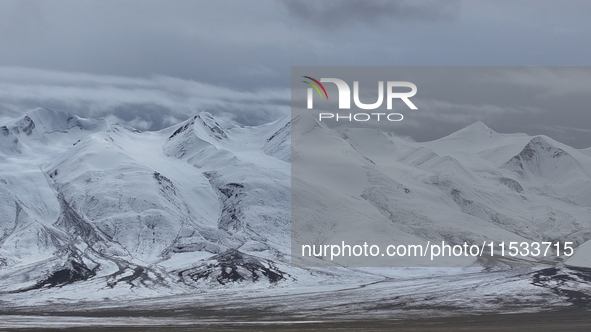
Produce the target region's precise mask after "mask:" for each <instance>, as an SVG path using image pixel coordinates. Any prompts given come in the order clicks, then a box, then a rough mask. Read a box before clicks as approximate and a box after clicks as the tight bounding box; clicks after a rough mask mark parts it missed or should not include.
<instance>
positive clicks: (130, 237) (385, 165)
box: [0, 108, 591, 310]
mask: <svg viewBox="0 0 591 332" xmlns="http://www.w3.org/2000/svg"><path fill="white" fill-rule="evenodd" d="M292 130H293V132H292ZM0 131H1V135H0V164H1V165H2V166H1V168H0V197H1V199H2V204H0V296H1V298H0V300H2V301H3V303H4V304H6V305H7V306H8V307H11V306H22V305H28V304H31V303H46V302H45V301H53V302H60V301H65V302H68V301H79V300H96V301H106V300H105V299H106V298H109V299H121V298H128V297H130V296H132V297H141V298H150V297H158V296H165V295H170V294H177V295H179V294H184V295H185V296H189V295H191V294H194V292H195V290H199V292H217V293H215V294H221V293H220V292H222V293H223V292H226V293H224V294H227V296H229V297H239V296H243V295H240V294H242V293H244V292H247V290H253V291H255V290H256V291H257V292H259V291H262V290H265V293H264V294H267V295H268V294H270V293H267V292H271V293H272V292H282V293H281V294H285V293H286V292H287V293H291V294H296V293H301V294H306V293H309V292H317V293H322V292H330V291H332V290H335V289H343V288H346V287H350V286H351V285H357V286H359V285H367V284H374V283H376V282H385V281H387V282H396V281H399V282H402V283H405V285H410V284H411V283H412V280H419V279H420V280H423V281H421V282H418V281H417V282H418V284H420V285H422V286H421V287H427V286H425V285H427V284H429V283H430V282H432V284H429V285H431V286H429V287H436V286H435V285H436V284H437V283H439V281H438V280H440V279H438V278H450V279H453V280H455V281H456V283H457V285H458V287H460V286H459V285H460V284H461V280H462V278H466V279H465V280H467V281H466V282H468V283H475V282H476V280H477V279H478V276H481V277H482V278H492V277H489V275H488V274H487V273H501V274H495V276H496V277H495V278H497V279H498V280H497V281H498V282H496V283H490V284H489V285H491V286H490V287H492V288H490V289H489V291H490V292H493V293H495V294H498V297H495V299H497V300H498V299H499V298H505V299H508V298H509V297H507V296H508V295H507V294H509V293H511V294H512V295H515V296H518V295H519V294H520V293H519V292H517V293H515V288H511V287H513V286H514V285H517V284H519V286H518V287H519V288H520V289H521V290H522V291H523V292H526V293H528V294H535V296H542V295H544V294H546V295H547V294H550V295H553V296H555V297H556V301H557V303H558V302H560V303H563V302H568V298H564V296H563V295H559V294H558V293H557V291H556V288H555V287H554V286H548V285H551V284H552V281H551V280H550V279H551V277H552V276H553V275H559V274H560V273H567V274H568V273H570V275H576V273H574V272H572V271H571V270H569V269H568V268H565V267H562V269H563V270H560V269H558V270H556V271H558V272H556V273H554V274H543V275H544V276H545V278H546V279H543V280H542V281H540V280H541V279H540V278H541V277H540V273H539V272H538V269H540V268H541V267H539V265H536V267H530V268H529V269H530V270H527V271H525V272H523V273H522V272H519V273H521V274H519V276H520V277H516V275H517V274H516V272H511V271H512V270H510V269H509V267H510V266H512V265H513V264H511V263H510V262H507V261H501V260H500V261H494V262H492V261H490V260H489V261H486V260H466V261H465V262H464V263H463V266H465V268H460V269H450V270H445V271H444V270H440V269H437V270H432V269H426V270H407V269H403V270H401V269H391V268H376V269H355V268H347V267H343V266H338V265H335V264H333V265H332V266H328V267H324V268H312V267H295V266H292V265H291V263H290V262H291V261H290V255H291V249H292V248H291V245H290V244H291V232H292V229H291V225H290V217H291V215H290V211H291V210H290V206H291V205H290V198H291V199H294V200H296V201H295V202H296V203H298V204H299V203H302V202H304V203H305V202H306V201H314V200H322V203H323V204H324V209H325V210H327V211H340V210H342V211H345V212H343V214H342V215H338V216H337V217H338V218H339V220H340V223H335V224H330V223H329V224H327V223H324V224H323V223H322V222H318V218H320V217H321V215H320V214H318V213H315V212H314V211H305V213H307V215H305V216H304V217H306V218H308V220H309V221H310V222H309V223H308V224H306V225H304V226H305V227H306V229H305V232H303V231H302V230H301V229H297V228H296V229H294V230H293V232H294V234H293V235H294V237H295V238H298V236H305V237H307V238H306V239H305V240H306V241H309V243H317V242H321V241H330V240H331V239H340V240H343V239H344V240H351V241H354V240H355V239H356V238H359V237H362V236H363V234H364V233H363V232H364V231H367V232H368V234H369V233H370V232H371V234H375V233H376V232H375V231H376V230H379V231H380V232H379V233H380V234H381V236H383V238H384V239H387V240H388V241H392V242H396V243H408V244H412V243H417V242H419V241H424V240H432V241H433V240H446V241H451V242H454V243H455V242H457V243H460V242H463V241H468V242H477V241H481V240H483V239H491V238H497V239H498V238H502V239H503V240H504V241H520V242H521V241H572V242H574V244H575V246H576V247H579V248H580V249H577V253H576V254H575V256H574V257H572V258H570V259H569V260H567V261H566V264H567V265H568V264H571V265H578V266H589V265H591V263H590V262H589V260H586V257H587V256H588V255H589V253H590V252H591V247H590V246H589V245H588V244H589V243H591V242H588V241H589V240H590V239H591V220H589V218H588V216H589V215H590V214H591V156H590V155H589V152H588V151H586V150H577V149H574V148H571V147H568V146H565V145H564V144H561V143H559V142H556V141H554V140H552V139H551V138H549V137H546V136H535V137H530V136H527V135H524V134H500V133H496V132H494V131H493V130H491V129H490V128H488V127H486V126H485V125H484V124H483V123H481V122H478V123H475V124H473V125H471V126H468V127H466V128H464V129H462V130H460V131H458V132H456V133H453V134H451V135H449V136H446V137H444V138H441V139H439V140H436V141H432V142H422V143H417V142H409V141H408V140H404V139H401V138H398V137H396V136H394V135H391V134H388V133H384V132H381V131H378V130H374V129H352V128H332V129H331V128H327V127H325V126H323V125H322V124H320V123H318V122H317V121H316V120H315V119H314V118H313V117H311V116H302V115H300V116H297V117H295V118H293V119H290V118H287V117H286V118H283V119H279V120H277V121H275V122H272V123H269V124H266V125H262V126H256V127H243V126H237V125H234V124H232V123H228V122H225V121H222V120H220V119H216V118H214V117H213V116H212V115H211V114H209V113H205V112H203V113H200V114H198V115H197V116H195V117H193V118H191V119H189V120H187V121H185V122H183V123H181V124H178V125H176V126H173V127H170V128H167V129H164V130H161V131H157V132H141V131H138V130H136V129H134V128H130V127H126V126H121V125H115V124H110V123H108V122H107V121H106V120H104V119H83V118H80V117H78V116H75V115H71V114H67V113H63V112H59V111H53V110H49V109H44V108H39V109H35V110H33V111H30V112H28V113H27V114H26V115H23V116H22V117H20V118H18V119H14V120H12V121H10V122H8V123H5V124H0ZM292 140H293V142H294V144H293V151H292V144H291V141H292ZM304 144H305V146H306V147H313V148H306V149H299V148H298V147H300V146H303V145H304ZM309 158H315V160H318V161H319V162H320V163H323V164H324V165H326V166H327V167H324V168H318V169H317V170H316V171H315V173H314V174H300V173H298V172H299V169H298V168H294V172H293V174H292V170H291V163H293V164H294V165H296V164H297V163H298V162H302V161H306V160H310V159H309ZM335 169H339V170H342V172H343V174H346V175H347V176H348V178H347V179H348V180H347V181H343V178H342V175H343V174H339V172H335V171H334V170H335ZM292 181H293V188H298V189H302V190H297V191H295V194H294V196H293V197H292V196H291V189H292ZM342 207H345V209H341V208H342ZM297 217H302V216H297ZM360 218H363V220H366V221H367V224H365V226H364V227H365V230H363V229H362V230H359V229H358V228H355V227H351V226H352V225H353V223H357V222H358V221H359V220H360ZM311 230H312V231H311ZM310 234H312V235H310ZM564 259H565V257H558V258H556V259H554V260H545V261H544V262H542V261H539V262H538V263H537V264H554V265H556V264H558V265H559V266H563V265H562V264H563V261H564ZM569 262H570V263H569ZM386 266H387V264H386ZM491 267H493V268H495V269H496V272H490V271H489V270H490V268H491ZM484 268H488V269H484ZM487 271H489V272H487ZM499 271H500V272H499ZM560 271H563V272H560ZM569 271H570V272H569ZM503 273H504V274H503ZM536 273H537V274H536ZM450 275H453V276H450ZM442 276H445V277H442ZM536 276H537V277H536ZM417 278H418V279H417ZM421 278H423V279H421ZM499 278H500V279H499ZM503 278H505V279H503ZM535 278H537V279H535ZM573 278H575V277H573ZM534 279H535V280H537V281H536V282H537V283H536V282H534ZM429 280H431V281H429ZM503 280H505V282H503ZM509 280H512V281H511V282H515V283H517V284H515V283H511V282H510V281H509ZM418 284H417V285H418ZM493 284H494V285H493ZM319 285H321V286H322V287H319ZM503 285H513V286H511V287H509V286H507V287H506V288H503ZM363 287H365V286H363ZM515 287H517V286H515ZM564 287H571V288H573V287H574V288H577V287H579V288H577V291H581V289H580V287H581V286H580V285H575V286H573V285H571V284H568V285H567V284H566V283H565V284H564ZM584 287H587V286H586V284H585V285H584ZM584 287H583V288H584ZM387 288H388V287H385V288H384V289H387ZM356 289H357V288H356ZM368 289H370V288H368ZM380 289H381V291H379V292H378V291H376V294H377V293H380V294H381V295H380V296H382V297H387V296H389V294H390V295H392V294H393V293H388V292H384V291H383V289H382V288H380ZM417 289H418V288H417ZM82 290H84V291H82ZM391 291H392V292H393V291H394V290H393V289H392V290H391ZM583 291H585V292H587V291H588V290H587V289H586V288H585V289H584V290H583ZM396 292H397V293H396V294H397V295H396V296H401V295H400V294H399V293H400V291H396ZM434 292H435V293H437V292H436V291H434ZM435 293H433V294H435ZM409 294H414V295H412V296H415V297H416V296H419V295H418V293H417V290H415V291H411V290H410V289H409ZM437 294H439V296H442V297H443V296H449V293H448V292H447V291H446V292H440V293H437ZM249 296H250V295H249ZM252 296H254V295H252ZM351 296H352V297H351V298H350V301H355V299H356V298H358V296H359V293H358V291H355V293H352V295H351ZM376 296H377V295H376ZM392 296H394V295H392ZM433 296H435V295H433ZM561 296H562V297H561ZM432 299H433V298H430V300H429V301H431V300H432ZM176 300H178V298H175V301H176ZM220 301H221V300H220ZM342 301H345V300H342ZM561 301H562V302H561ZM214 302H215V301H214ZM498 303H501V302H498ZM536 303H538V305H539V303H540V302H536ZM286 310H287V309H286Z"/></svg>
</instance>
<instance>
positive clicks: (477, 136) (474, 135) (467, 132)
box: [443, 121, 499, 141]
mask: <svg viewBox="0 0 591 332" xmlns="http://www.w3.org/2000/svg"><path fill="white" fill-rule="evenodd" d="M498 137H499V134H498V133H497V132H495V131H494V130H492V129H490V128H489V127H488V126H487V125H485V124H484V123H483V122H482V121H477V122H474V123H473V124H471V125H469V126H467V127H464V128H462V129H460V130H458V131H456V132H455V133H452V134H451V135H448V136H446V137H444V138H443V139H465V140H468V141H484V140H490V139H496V138H498Z"/></svg>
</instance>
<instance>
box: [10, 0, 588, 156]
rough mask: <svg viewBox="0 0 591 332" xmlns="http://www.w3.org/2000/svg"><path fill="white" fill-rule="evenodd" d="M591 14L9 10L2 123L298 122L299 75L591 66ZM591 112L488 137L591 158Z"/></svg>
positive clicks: (298, 6) (473, 8)
mask: <svg viewBox="0 0 591 332" xmlns="http://www.w3.org/2000/svg"><path fill="white" fill-rule="evenodd" d="M590 13H591V1H584V0H583V1H560V2H558V1H552V0H529V1H477V0H464V1H462V0H455V1H454V0H446V1H430V0H425V1H403V0H399V1H381V0H374V1H368V0H364V1H361V0H360V1H352V0H324V1H302V0H298V1H296V0H283V1H281V0H277V1H267V0H250V1H241V0H234V1H226V0H216V1H181V0H176V1H149V0H137V1H124V0H117V1H109V0H100V1H83V0H80V1H56V0H52V1H27V0H18V1H17V0H15V1H10V0H3V1H0V45H1V46H0V117H13V116H16V115H18V114H22V113H23V112H26V110H27V109H30V108H33V107H37V106H45V107H50V108H56V109H61V110H66V111H70V112H73V113H78V114H81V115H85V116H107V117H109V118H111V119H113V121H116V122H117V121H118V122H122V123H127V124H131V125H134V126H136V127H138V128H140V129H148V130H154V129H159V128H162V127H164V126H168V125H172V124H174V123H176V122H178V121H180V120H183V119H185V118H187V117H189V116H191V115H192V114H194V113H196V112H199V111H202V110H206V111H210V112H212V113H214V114H215V115H217V116H220V117H226V118H232V119H233V120H235V121H237V122H239V123H241V124H248V125H253V124H260V123H263V122H266V121H269V120H272V119H276V118H278V117H280V116H282V115H285V114H288V113H289V99H290V90H289V87H290V70H291V66H303V65H305V66H328V65H330V66H335V65H338V66H352V65H357V66H410V65H413V66H441V65H443V66H507V65H511V66H532V65H542V66H547V65H552V66H567V65H568V66H587V65H590V62H591V38H589V36H590V35H591V21H590V20H589V19H588V17H589V14H590ZM581 82H582V83H581V84H584V83H585V82H586V81H584V80H583V81H581ZM586 107H587V106H586V105H581V107H580V108H578V109H576V108H573V107H571V108H569V111H568V112H575V113H576V114H573V115H576V119H577V121H567V120H564V119H565V118H567V117H568V114H566V115H567V116H565V117H558V118H556V119H552V121H550V120H548V121H546V120H545V118H546V117H544V116H540V117H538V118H536V120H535V121H534V122H533V123H532V120H531V118H529V117H527V116H522V117H518V118H519V120H513V121H512V122H511V123H510V125H508V124H507V122H508V121H506V120H507V119H506V117H505V116H504V115H503V114H502V112H501V113H499V115H498V116H497V117H494V116H491V115H489V116H488V117H487V118H486V121H485V123H487V124H488V125H489V126H490V127H492V128H493V129H495V130H497V131H500V132H513V131H522V132H527V133H530V134H547V135H549V136H552V137H554V138H556V139H558V140H561V141H563V142H565V143H567V144H570V145H573V146H577V147H588V146H591V125H589V124H588V123H590V122H591V121H589V122H587V123H585V122H584V121H583V122H582V121H581V119H585V116H586V114H588V112H589V110H588V109H586ZM474 119H475V117H474V116H465V117H464V116H455V117H448V118H446V120H441V122H440V123H437V126H438V128H440V129H439V130H440V132H442V133H443V132H446V131H449V132H451V131H452V130H456V129H458V128H461V127H462V126H465V125H468V124H470V123H471V122H474ZM561 119H563V120H564V121H563V120H561ZM516 121H517V122H516ZM433 125H435V124H433ZM408 126H409V130H408V131H409V133H412V134H411V136H412V137H413V138H414V139H417V140H423V139H430V138H432V137H431V136H432V134H433V130H431V129H429V128H426V127H429V126H425V125H422V126H419V125H416V124H415V125H414V126H416V128H412V130H410V127H411V126H413V122H411V121H409V122H408ZM405 134H406V133H405ZM430 135H431V136H430Z"/></svg>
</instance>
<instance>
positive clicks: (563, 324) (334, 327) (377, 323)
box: [0, 310, 591, 332]
mask: <svg viewBox="0 0 591 332" xmlns="http://www.w3.org/2000/svg"><path fill="white" fill-rule="evenodd" d="M159 316H160V317H162V316H165V315H159ZM1 318H2V317H1V316H0V319H1ZM70 318H73V317H70ZM104 319H109V318H108V317H104ZM277 319H280V318H279V317H278V318H277ZM287 319H289V320H286V321H281V320H273V321H269V320H267V321H257V320H256V319H255V318H254V317H253V318H252V320H249V321H240V322H236V321H235V322H233V321H217V322H205V323H204V322H200V321H199V320H198V319H195V324H191V322H190V321H184V322H183V324H182V325H176V326H175V325H166V326H165V325H160V326H133V325H125V326H109V327H94V326H80V327H69V328H68V327H66V326H62V327H58V326H55V325H54V326H53V327H51V328H43V327H38V328H3V329H2V331H23V332H24V331H70V332H78V331H88V332H93V331H96V332H114V331H131V332H136V331H147V332H150V331H171V332H177V331H178V332H181V331H183V332H184V331H211V330H215V331H229V332H230V331H263V332H265V331H293V332H299V331H321V330H322V331H323V330H330V331H403V332H404V331H409V332H410V331H414V332H422V331H444V332H445V331H589V330H591V312H589V311H586V310H575V311H572V310H564V311H554V312H540V313H520V314H495V315H478V316H457V317H439V318H421V319H398V320H388V319H367V320H351V321H349V320H343V321H317V320H313V321H306V320H293V318H287Z"/></svg>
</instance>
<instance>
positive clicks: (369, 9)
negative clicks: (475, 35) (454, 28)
mask: <svg viewBox="0 0 591 332" xmlns="http://www.w3.org/2000/svg"><path fill="white" fill-rule="evenodd" d="M283 3H284V4H285V6H286V7H287V9H288V10H289V13H290V14H291V15H293V16H294V17H297V18H299V19H302V20H304V21H305V22H309V23H313V24H315V25H318V26H322V27H327V28H335V27H342V26H350V25H352V24H354V25H357V24H359V23H361V24H366V25H367V24H369V25H375V24H376V23H382V20H398V21H412V20H418V21H423V22H436V21H440V20H448V19H451V18H453V17H455V16H456V15H457V14H458V13H459V6H460V2H459V1H457V0H452V1H445V2H443V1H403V0H401V1H387V0H367V1H356V0H324V1H299V0H284V1H283Z"/></svg>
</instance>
